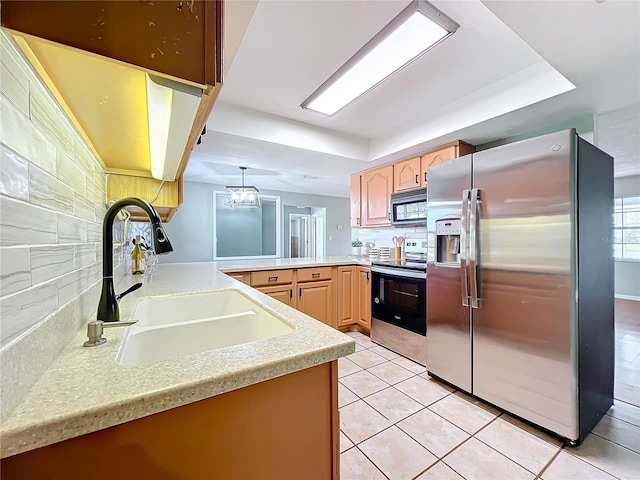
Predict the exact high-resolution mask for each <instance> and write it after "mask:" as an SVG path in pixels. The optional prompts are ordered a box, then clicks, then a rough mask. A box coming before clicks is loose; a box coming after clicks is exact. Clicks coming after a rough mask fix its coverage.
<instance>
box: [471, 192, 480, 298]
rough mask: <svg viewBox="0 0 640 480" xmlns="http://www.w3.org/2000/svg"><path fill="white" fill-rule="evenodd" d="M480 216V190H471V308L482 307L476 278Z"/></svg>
mask: <svg viewBox="0 0 640 480" xmlns="http://www.w3.org/2000/svg"><path fill="white" fill-rule="evenodd" d="M481 216H482V198H481V196H480V189H479V188H474V189H472V190H471V208H470V209H469V270H470V275H469V277H470V282H469V286H470V287H471V308H480V307H482V297H481V293H482V292H481V291H480V279H479V278H478V273H479V268H478V253H479V252H480V235H479V230H480V217H481Z"/></svg>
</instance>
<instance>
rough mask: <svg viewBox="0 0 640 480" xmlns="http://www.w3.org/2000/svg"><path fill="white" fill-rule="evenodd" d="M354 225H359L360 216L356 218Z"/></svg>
mask: <svg viewBox="0 0 640 480" xmlns="http://www.w3.org/2000/svg"><path fill="white" fill-rule="evenodd" d="M356 225H360V217H358V218H356Z"/></svg>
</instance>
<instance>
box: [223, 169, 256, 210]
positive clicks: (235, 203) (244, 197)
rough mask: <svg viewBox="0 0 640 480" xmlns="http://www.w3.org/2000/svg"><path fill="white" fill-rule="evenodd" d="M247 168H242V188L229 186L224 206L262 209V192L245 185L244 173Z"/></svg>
mask: <svg viewBox="0 0 640 480" xmlns="http://www.w3.org/2000/svg"><path fill="white" fill-rule="evenodd" d="M246 169H247V167H240V170H241V171H242V185H241V186H227V187H225V188H226V192H227V198H225V200H224V204H225V205H226V206H227V207H233V208H260V205H261V203H260V192H259V191H258V189H257V188H256V187H253V186H246V187H245V185H244V171H245V170H246Z"/></svg>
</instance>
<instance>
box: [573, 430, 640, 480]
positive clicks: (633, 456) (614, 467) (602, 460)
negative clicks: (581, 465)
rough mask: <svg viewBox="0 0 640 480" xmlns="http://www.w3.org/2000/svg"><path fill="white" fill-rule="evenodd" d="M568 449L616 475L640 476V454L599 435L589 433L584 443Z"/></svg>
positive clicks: (632, 478) (636, 477)
mask: <svg viewBox="0 0 640 480" xmlns="http://www.w3.org/2000/svg"><path fill="white" fill-rule="evenodd" d="M566 451H567V452H568V453H570V454H572V455H575V456H576V457H578V458H580V459H582V460H584V461H585V462H588V463H590V464H591V465H593V466H595V467H598V468H599V469H601V470H604V471H605V472H607V473H610V474H611V475H613V476H615V477H618V478H621V479H629V480H638V478H640V454H637V453H635V452H632V451H631V450H629V449H627V448H624V447H621V446H620V445H617V444H615V443H613V442H610V441H608V440H605V439H604V438H600V437H598V436H597V435H593V434H591V435H589V436H588V437H587V438H586V439H585V440H584V442H582V445H580V446H579V447H576V448H567V449H566Z"/></svg>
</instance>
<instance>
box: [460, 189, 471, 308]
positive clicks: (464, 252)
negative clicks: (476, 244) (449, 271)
mask: <svg viewBox="0 0 640 480" xmlns="http://www.w3.org/2000/svg"><path fill="white" fill-rule="evenodd" d="M460 222H461V223H462V228H461V229H460V286H461V287H462V288H461V289H460V291H461V292H462V305H463V306H464V307H468V306H469V301H470V296H469V273H468V266H467V263H468V260H469V259H468V255H469V243H468V241H467V232H468V231H469V190H464V191H463V192H462V215H460Z"/></svg>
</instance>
